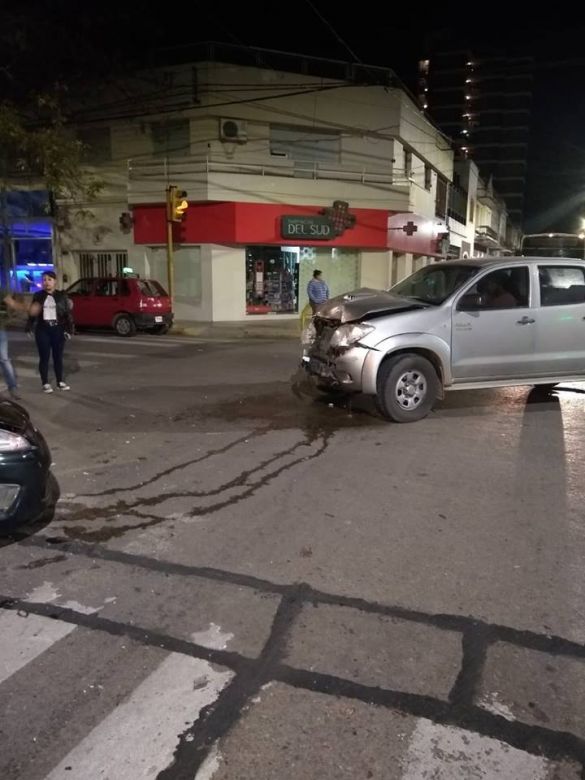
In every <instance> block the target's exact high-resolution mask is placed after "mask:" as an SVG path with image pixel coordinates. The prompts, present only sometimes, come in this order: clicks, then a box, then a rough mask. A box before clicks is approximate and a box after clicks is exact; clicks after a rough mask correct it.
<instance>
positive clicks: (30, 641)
mask: <svg viewBox="0 0 585 780" xmlns="http://www.w3.org/2000/svg"><path fill="white" fill-rule="evenodd" d="M26 600H27V601H31V602H35V601H43V602H48V603H57V602H58V600H59V591H58V590H57V589H56V588H55V587H54V586H53V585H52V584H51V583H50V582H44V583H43V584H42V585H39V587H37V588H35V589H34V590H33V591H32V592H31V593H29V594H28V596H27V598H26ZM61 606H64V607H69V608H70V609H75V610H77V611H78V612H82V613H83V614H86V615H89V614H92V613H94V612H98V611H99V609H101V607H88V606H85V605H83V604H78V603H77V602H66V603H62V604H61ZM75 628H76V626H75V625H74V624H73V623H64V622H63V621H61V620H53V619H52V618H47V617H43V616H41V615H32V614H30V613H25V612H21V611H18V612H15V611H12V610H3V611H2V612H0V638H1V640H2V645H1V647H2V652H1V653H0V683H2V682H4V680H7V679H8V678H9V677H11V676H12V675H13V674H15V672H17V671H18V670H19V669H22V667H24V666H26V665H27V664H28V663H30V661H33V660H34V659H35V658H36V657H37V656H39V655H41V654H42V653H44V652H45V650H48V649H49V648H50V647H51V645H53V644H55V642H58V641H59V640H60V639H63V638H64V637H66V636H67V635H68V634H70V633H71V632H72V631H74V630H75Z"/></svg>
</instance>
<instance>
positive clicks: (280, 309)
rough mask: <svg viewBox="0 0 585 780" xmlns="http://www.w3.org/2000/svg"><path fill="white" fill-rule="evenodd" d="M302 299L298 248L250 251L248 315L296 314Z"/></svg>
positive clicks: (249, 248)
mask: <svg viewBox="0 0 585 780" xmlns="http://www.w3.org/2000/svg"><path fill="white" fill-rule="evenodd" d="M298 297H299V251H298V249H297V248H294V247H291V248H284V247H278V246H274V247H273V246H256V247H248V248H247V249H246V313H247V314H295V313H296V312H298Z"/></svg>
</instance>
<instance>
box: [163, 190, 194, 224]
mask: <svg viewBox="0 0 585 780" xmlns="http://www.w3.org/2000/svg"><path fill="white" fill-rule="evenodd" d="M188 208H189V203H188V201H187V193H186V192H185V191H184V190H179V189H177V187H175V185H174V184H171V186H170V187H167V220H168V221H169V222H182V221H183V219H184V218H185V212H186V211H187V209H188Z"/></svg>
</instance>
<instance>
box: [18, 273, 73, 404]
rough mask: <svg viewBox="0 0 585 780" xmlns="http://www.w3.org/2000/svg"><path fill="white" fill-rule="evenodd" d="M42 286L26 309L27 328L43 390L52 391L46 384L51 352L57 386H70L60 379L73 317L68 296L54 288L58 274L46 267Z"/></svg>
mask: <svg viewBox="0 0 585 780" xmlns="http://www.w3.org/2000/svg"><path fill="white" fill-rule="evenodd" d="M42 283H43V289H42V290H40V291H39V292H36V293H35V294H34V295H33V299H32V303H31V305H30V309H29V318H28V324H27V332H28V333H32V332H33V331H34V334H35V339H36V342H37V349H38V351H39V373H40V375H41V384H42V386H43V392H44V393H52V392H53V388H52V386H51V385H50V384H49V358H50V356H51V353H52V354H53V368H54V369H55V379H56V380H57V388H58V389H59V390H69V389H70V387H69V385H68V384H66V382H64V381H63V349H64V347H65V341H66V340H67V339H70V338H71V336H72V335H73V317H72V316H71V304H70V301H69V298H68V297H67V295H66V294H65V293H64V292H63V291H62V290H57V289H55V288H56V286H57V276H56V275H55V273H54V272H53V271H45V273H44V274H43V277H42Z"/></svg>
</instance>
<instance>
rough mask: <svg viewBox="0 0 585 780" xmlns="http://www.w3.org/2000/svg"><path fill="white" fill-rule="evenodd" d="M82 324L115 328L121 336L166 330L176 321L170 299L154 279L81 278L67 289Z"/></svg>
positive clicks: (75, 313)
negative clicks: (138, 331) (138, 332)
mask: <svg viewBox="0 0 585 780" xmlns="http://www.w3.org/2000/svg"><path fill="white" fill-rule="evenodd" d="M66 293H67V295H68V296H69V297H70V299H71V301H72V303H73V319H74V321H75V325H76V326H77V327H80V328H113V329H114V330H115V331H116V333H117V334H118V336H133V335H134V334H135V333H136V331H137V330H146V331H150V332H151V333H166V332H167V331H168V329H169V328H170V327H171V325H172V324H173V311H172V305H171V299H170V298H169V296H168V295H167V293H166V292H165V290H164V289H163V287H162V286H161V285H160V284H159V283H158V282H156V281H154V280H153V279H136V278H133V277H132V278H130V277H124V278H114V277H98V278H84V279H79V280H78V281H77V282H75V283H74V284H72V285H71V287H69V288H68V289H67V290H66Z"/></svg>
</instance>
